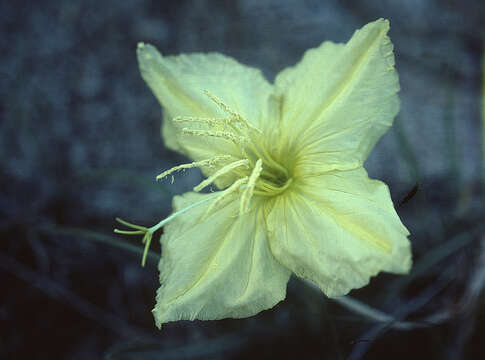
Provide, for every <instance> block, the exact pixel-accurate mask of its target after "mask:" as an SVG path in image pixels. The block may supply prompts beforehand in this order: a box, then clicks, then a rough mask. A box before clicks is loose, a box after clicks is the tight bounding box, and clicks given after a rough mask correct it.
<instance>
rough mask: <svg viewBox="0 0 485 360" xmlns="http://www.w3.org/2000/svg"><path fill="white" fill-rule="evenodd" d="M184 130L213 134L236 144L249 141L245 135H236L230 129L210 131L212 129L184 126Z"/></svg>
mask: <svg viewBox="0 0 485 360" xmlns="http://www.w3.org/2000/svg"><path fill="white" fill-rule="evenodd" d="M182 132H183V133H184V134H188V135H196V136H213V137H220V138H225V139H228V140H231V141H232V142H233V143H235V144H236V145H241V144H244V143H245V142H247V140H248V139H247V138H246V137H244V136H238V135H234V134H233V133H232V132H229V131H210V130H194V129H188V128H183V129H182Z"/></svg>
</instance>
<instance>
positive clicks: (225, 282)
mask: <svg viewBox="0 0 485 360" xmlns="http://www.w3.org/2000/svg"><path fill="white" fill-rule="evenodd" d="M207 196H210V195H207V194H196V193H187V194H184V195H183V196H177V197H175V198H174V208H175V210H179V209H181V208H184V207H186V206H188V205H190V204H192V203H194V202H195V201H199V200H201V199H203V198H204V197H207ZM253 203H255V201H254V200H253ZM208 206H210V201H209V202H207V203H205V204H204V205H201V206H199V207H196V208H194V209H192V210H190V211H188V212H187V213H186V214H184V215H182V216H180V217H178V218H176V220H174V221H173V222H172V223H170V224H168V225H167V226H166V227H165V229H164V235H163V236H162V239H161V242H162V259H161V261H160V266H159V268H160V282H161V287H160V289H159V290H158V294H157V304H156V306H155V309H154V310H153V314H154V316H155V320H156V323H157V325H158V326H161V324H162V323H165V322H169V321H176V320H182V319H186V320H187V319H188V320H193V319H200V320H214V319H222V318H241V317H248V316H252V315H255V314H257V313H258V312H260V311H262V310H265V309H268V308H271V307H273V306H274V305H275V304H276V303H278V302H279V301H281V300H282V299H284V298H285V294H286V283H287V281H288V279H289V276H290V274H291V272H290V271H289V270H288V269H286V268H285V267H283V266H282V265H280V264H279V263H278V262H277V261H276V260H275V259H274V257H273V255H272V254H271V252H270V250H269V244H268V241H267V237H266V230H265V226H264V221H263V219H262V207H261V206H255V207H253V208H252V210H251V211H250V212H249V213H247V214H245V215H241V216H238V214H239V202H238V201H236V200H233V201H230V202H229V203H228V204H227V205H226V206H224V207H223V208H220V209H219V210H215V211H214V212H213V213H212V214H211V215H209V216H208V217H207V218H205V220H201V216H202V215H203V214H204V212H205V211H206V210H207V207H208Z"/></svg>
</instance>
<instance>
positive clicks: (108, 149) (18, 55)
mask: <svg viewBox="0 0 485 360" xmlns="http://www.w3.org/2000/svg"><path fill="white" fill-rule="evenodd" d="M379 17H384V18H388V19H390V22H391V32H390V36H391V38H392V41H393V43H394V45H395V51H396V68H397V69H398V71H399V74H400V82H401V93H400V98H401V103H402V104H401V113H400V115H399V117H398V119H397V120H396V122H395V125H394V127H393V130H392V131H391V132H390V133H388V134H387V135H386V136H385V137H384V138H383V139H382V140H381V142H380V143H379V144H378V145H377V147H376V149H375V150H374V152H373V153H372V155H371V157H370V158H369V160H368V161H367V163H366V167H367V168H368V169H369V173H370V175H371V176H374V177H377V178H380V179H383V180H385V181H386V182H387V183H388V184H389V185H390V188H391V191H392V194H391V195H392V197H393V200H394V203H395V204H396V206H398V212H399V214H400V216H401V217H402V220H403V222H404V223H405V224H406V226H407V227H408V228H409V230H410V232H411V233H412V237H411V240H412V244H413V254H414V258H415V259H416V264H415V266H414V268H413V271H412V272H411V274H410V275H409V276H407V277H403V278H397V277H394V276H391V275H388V276H383V277H380V278H377V279H375V280H373V281H372V282H371V284H370V286H368V287H366V288H364V289H361V290H358V291H354V292H352V293H351V295H352V297H353V298H354V299H358V300H359V301H360V302H359V303H357V307H361V305H362V304H368V305H371V306H372V307H373V308H374V309H379V310H380V311H383V312H384V314H382V313H379V312H376V311H375V310H372V309H371V310H370V311H368V310H369V309H364V310H363V309H361V308H360V309H359V310H358V311H359V312H360V313H361V314H362V313H366V311H368V314H367V316H362V315H357V314H355V313H354V312H353V311H351V310H349V309H348V308H347V307H342V306H341V304H340V303H335V302H333V301H329V300H327V299H325V297H323V296H322V295H321V294H320V293H318V292H316V291H314V289H312V288H311V287H308V286H307V285H306V284H303V283H300V282H298V281H295V280H292V281H290V284H289V288H288V297H287V301H286V302H284V303H282V304H280V305H278V306H276V307H275V308H274V309H273V310H271V311H266V312H263V313H262V314H260V315H258V316H255V317H253V318H249V319H245V320H224V321H217V322H194V323H190V322H180V323H175V324H167V326H165V328H164V330H162V331H161V332H160V331H158V330H156V329H155V328H154V324H153V319H152V315H151V313H150V310H151V309H152V307H153V306H154V301H155V299H154V294H155V290H156V288H157V286H158V274H157V271H156V267H155V263H156V260H157V256H158V255H157V253H158V252H159V249H154V250H155V251H154V254H151V255H150V257H149V261H148V263H147V267H145V268H144V269H142V268H141V267H140V266H139V262H140V256H139V255H138V253H137V251H138V250H139V248H133V247H132V246H138V244H136V243H134V242H133V243H130V242H129V240H126V239H119V238H117V237H114V236H111V234H110V233H111V231H112V228H113V226H114V217H115V216H118V215H120V216H123V217H124V218H129V219H130V220H133V221H135V222H137V223H140V222H149V223H148V224H147V225H150V224H151V223H153V222H155V221H157V220H158V219H160V218H162V217H164V216H166V215H167V214H168V213H169V212H170V211H171V208H170V206H171V205H170V204H171V202H170V199H171V197H172V196H173V194H180V193H182V192H185V191H187V190H188V189H189V188H190V186H191V184H194V183H196V182H197V180H199V179H200V174H198V173H197V172H196V171H192V172H186V173H185V175H184V176H181V177H178V178H177V181H176V182H175V184H173V185H172V184H170V182H159V183H156V182H155V181H154V177H155V176H156V174H158V173H160V171H161V170H163V169H167V168H170V167H172V166H174V165H176V164H178V163H181V162H182V161H184V159H183V158H182V157H180V156H179V155H176V154H175V153H173V152H171V151H169V150H168V149H166V148H164V147H163V145H162V141H161V139H160V137H159V128H160V109H159V106H158V104H157V103H156V100H155V99H154V98H153V97H152V95H151V94H150V92H149V91H148V90H147V89H146V87H145V85H144V84H143V81H142V79H141V78H140V76H139V73H138V68H137V64H136V55H135V49H136V43H137V42H138V41H145V42H150V43H152V44H155V45H157V47H158V48H159V49H161V50H162V51H163V52H164V53H165V54H178V53H182V52H191V51H202V52H206V51H218V52H222V53H225V54H228V55H230V56H233V57H235V58H237V59H238V60H239V61H241V62H243V63H246V64H248V65H252V66H256V67H259V68H262V69H263V70H264V72H265V75H266V76H267V77H268V79H270V80H273V77H274V75H275V74H276V73H277V72H278V71H280V70H281V69H282V68H284V67H286V66H289V65H293V64H294V63H296V62H297V61H298V59H299V58H300V56H301V55H302V54H303V51H304V50H305V49H307V48H311V47H314V46H316V45H318V44H319V43H321V41H322V40H324V39H333V40H335V41H342V42H343V41H346V40H348V38H349V37H350V35H351V34H352V32H353V31H354V29H355V28H359V27H361V26H362V25H364V24H365V23H368V22H369V21H372V20H375V19H377V18H379ZM484 20H485V17H484V5H482V2H481V1H479V0H477V1H471V0H469V1H453V0H445V1H438V0H430V1H403V2H383V1H378V0H371V1H349V0H346V1H336V0H335V1H333V0H332V1H325V2H322V1H296V0H288V1H279V0H278V1H277V0H269V1H257V0H237V1H230V2H229V1H227V2H223V1H208V0H201V1H185V0H182V1H159V2H153V3H152V2H149V1H137V2H122V1H103V2H99V1H92V0H88V1H82V2H78V1H55V0H52V1H47V0H46V1H42V2H40V3H33V2H28V1H16V2H13V1H8V2H7V1H4V2H1V3H0V33H1V36H0V53H1V54H2V56H1V57H0V145H1V148H2V153H1V154H0V156H1V160H2V161H1V163H0V174H1V176H0V182H1V183H0V185H1V186H0V229H1V235H2V240H3V241H2V245H1V249H0V274H1V279H2V285H3V288H2V292H1V295H0V324H1V326H0V329H1V330H0V358H12V357H15V358H31V359H35V358H69V359H84V358H89V359H92V358H101V357H103V356H106V357H107V358H111V359H134V358H136V359H144V358H146V359H151V358H166V359H180V358H210V359H218V358H219V359H246V358H249V357H252V358H272V357H279V358H294V357H296V356H298V357H302V356H304V355H306V358H322V357H323V358H331V359H334V358H337V359H338V358H346V357H349V356H350V358H352V359H359V358H369V359H376V358H381V357H382V358H388V357H389V354H390V353H391V354H393V357H394V358H396V359H397V358H404V357H406V359H408V358H409V356H414V357H417V358H428V359H442V358H449V359H460V358H480V357H483V356H484V350H482V346H481V345H482V344H481V342H480V340H481V339H482V338H483V332H484V325H483V321H481V320H483V317H484V309H485V308H484V305H485V303H484V301H483V291H482V289H483V286H484V284H485V279H484V278H485V275H484V274H485V255H484V254H485V246H484V241H485V240H484V228H483V224H484V223H485V218H484V205H483V204H484V202H483V198H482V197H481V195H483V194H481V193H480V184H481V181H482V179H481V175H482V172H481V170H480V166H481V164H482V158H481V156H482V152H481V146H480V141H481V139H480V137H481V133H482V132H481V129H480V127H481V126H482V123H481V115H480V109H481V105H480V101H481V98H482V97H483V95H482V82H481V69H482V65H481V64H482V58H483V39H482V34H483V32H482V31H480V29H482V28H483V23H485V21H484ZM413 194H414V195H413ZM412 195H413V196H412ZM150 219H152V221H149V220H150ZM154 243H156V241H154ZM122 247H124V249H123V248H122ZM133 250H134V251H133ZM344 305H345V306H350V308H351V309H352V308H353V309H354V310H355V304H348V303H347V304H344ZM391 317H392V318H394V319H396V320H399V321H400V322H391V323H389V322H384V323H382V322H376V320H379V319H380V320H386V319H389V318H391ZM371 319H373V320H371Z"/></svg>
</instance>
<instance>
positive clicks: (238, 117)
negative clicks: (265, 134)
mask: <svg viewBox="0 0 485 360" xmlns="http://www.w3.org/2000/svg"><path fill="white" fill-rule="evenodd" d="M204 93H205V94H206V95H207V96H208V97H209V98H210V99H211V100H212V101H214V102H215V103H216V104H217V105H218V106H219V107H220V108H221V109H222V110H223V111H224V112H226V113H227V114H229V115H230V116H232V117H233V119H234V120H236V121H239V122H241V123H242V124H243V125H245V126H246V127H247V128H248V129H253V130H256V131H258V132H259V133H261V130H259V129H258V128H256V127H255V126H253V125H251V124H250V123H249V122H248V121H247V120H246V119H245V118H243V117H242V116H241V115H239V114H238V113H237V112H235V111H234V110H232V109H231V108H230V107H229V106H228V105H226V104H224V103H223V102H222V100H221V99H219V98H218V97H217V96H215V95H213V94H211V93H210V92H209V91H207V90H204Z"/></svg>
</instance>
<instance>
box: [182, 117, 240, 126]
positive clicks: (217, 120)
mask: <svg viewBox="0 0 485 360" xmlns="http://www.w3.org/2000/svg"><path fill="white" fill-rule="evenodd" d="M173 121H174V122H192V123H201V124H207V125H209V126H214V125H223V126H226V125H228V124H229V123H231V122H232V121H233V119H231V118H229V117H224V118H203V117H195V116H177V117H175V118H173Z"/></svg>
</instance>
